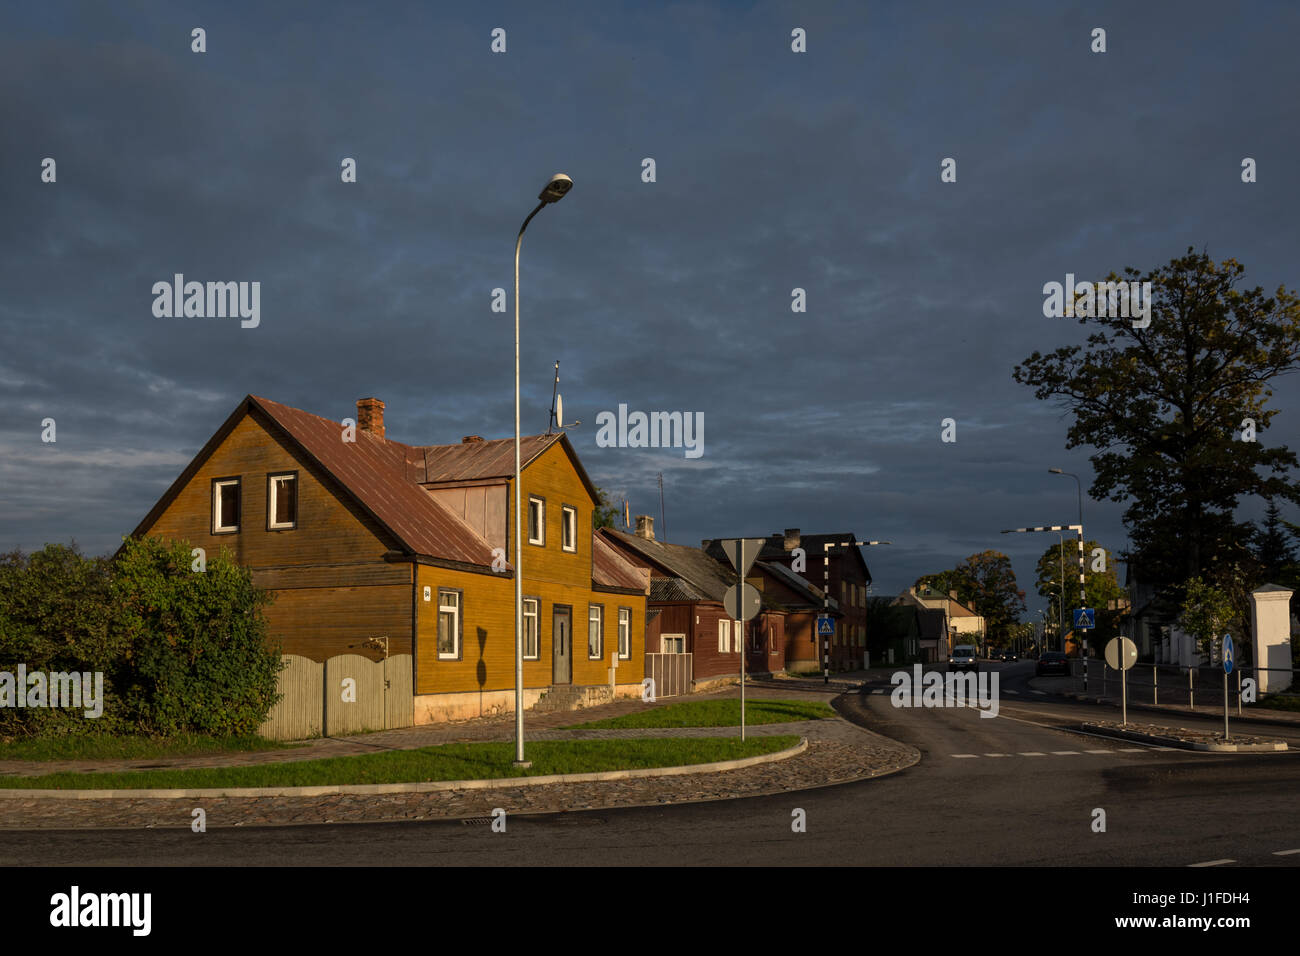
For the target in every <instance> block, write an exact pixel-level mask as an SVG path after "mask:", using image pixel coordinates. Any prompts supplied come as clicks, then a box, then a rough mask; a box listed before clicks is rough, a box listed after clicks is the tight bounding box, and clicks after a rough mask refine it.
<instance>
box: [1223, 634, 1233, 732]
mask: <svg viewBox="0 0 1300 956" xmlns="http://www.w3.org/2000/svg"><path fill="white" fill-rule="evenodd" d="M1234 653H1235V652H1234V650H1233V647H1232V635H1231V634H1224V635H1223V739H1224V740H1227V739H1228V675H1229V674H1231V673H1232V658H1233V655H1234Z"/></svg>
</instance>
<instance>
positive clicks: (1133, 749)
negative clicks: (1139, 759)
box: [1117, 747, 1146, 754]
mask: <svg viewBox="0 0 1300 956" xmlns="http://www.w3.org/2000/svg"><path fill="white" fill-rule="evenodd" d="M1117 752H1118V753H1122V754H1140V753H1146V748H1145V747H1121V748H1120V749H1119V750H1118V751H1117Z"/></svg>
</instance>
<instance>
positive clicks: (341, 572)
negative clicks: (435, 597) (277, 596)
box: [253, 562, 411, 591]
mask: <svg viewBox="0 0 1300 956" xmlns="http://www.w3.org/2000/svg"><path fill="white" fill-rule="evenodd" d="M253 583H254V584H256V585H257V586H258V587H260V588H270V589H271V590H272V591H280V590H287V589H292V588H314V587H315V588H334V587H348V586H354V587H368V586H372V585H384V584H410V583H411V566H410V564H407V563H405V562H401V563H391V564H390V563H388V562H379V563H375V564H360V565H358V564H343V565H338V566H336V567H313V566H311V565H300V566H298V567H291V568H254V569H253Z"/></svg>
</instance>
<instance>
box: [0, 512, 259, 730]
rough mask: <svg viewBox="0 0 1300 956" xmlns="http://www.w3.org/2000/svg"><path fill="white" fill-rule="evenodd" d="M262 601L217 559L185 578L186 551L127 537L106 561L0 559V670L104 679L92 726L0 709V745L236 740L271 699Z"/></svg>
mask: <svg viewBox="0 0 1300 956" xmlns="http://www.w3.org/2000/svg"><path fill="white" fill-rule="evenodd" d="M271 599H272V595H271V594H270V593H269V592H266V591H263V590H261V589H260V588H257V587H256V586H254V585H253V583H252V576H251V573H250V572H249V571H248V569H247V568H243V567H241V566H240V565H238V564H236V563H235V562H234V561H233V560H232V559H230V558H229V557H228V556H227V555H225V554H222V555H220V556H218V557H216V558H211V559H209V560H208V562H207V570H206V571H204V572H203V573H197V572H194V571H192V570H191V566H190V548H189V545H188V544H184V543H179V542H177V543H171V544H167V543H164V542H162V541H160V540H159V539H156V538H146V539H128V540H127V541H126V542H125V544H124V545H123V547H122V550H121V551H120V552H119V554H118V555H117V556H116V557H115V558H114V559H112V560H110V559H107V558H86V557H84V556H83V555H81V553H80V552H79V551H78V550H77V548H76V546H75V544H74V545H73V546H72V547H65V546H63V545H57V544H52V545H47V546H46V547H45V548H44V549H42V550H41V551H38V552H36V553H34V554H32V555H29V556H25V555H23V554H21V553H20V552H16V551H15V552H12V553H10V554H7V555H4V556H3V557H0V670H4V671H8V672H13V670H14V669H15V667H16V665H17V664H20V663H22V664H26V666H27V670H28V672H29V673H35V672H44V673H50V672H67V673H71V672H78V673H83V674H84V673H86V672H90V673H92V674H93V673H96V672H98V673H101V674H102V675H103V691H104V699H103V701H101V703H102V707H103V713H102V716H100V717H98V718H94V719H87V718H85V716H84V714H83V712H82V711H79V710H72V709H62V708H0V736H28V735H33V734H44V735H48V734H64V733H68V734H73V733H94V732H109V733H116V732H135V733H150V734H154V733H161V734H171V733H178V732H190V733H200V734H212V735H214V736H246V735H250V734H253V733H255V732H256V731H257V728H258V726H259V725H260V724H261V722H262V721H263V720H264V719H265V717H266V714H267V712H268V711H269V710H270V708H271V706H272V704H274V702H275V699H276V677H277V674H278V672H279V670H280V667H281V663H280V653H279V649H278V648H276V647H274V646H272V645H271V643H270V642H269V641H268V640H267V625H266V619H265V616H264V614H263V609H264V608H265V607H266V605H267V604H268V603H269V602H270V600H271Z"/></svg>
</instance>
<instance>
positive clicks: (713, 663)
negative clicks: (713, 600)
mask: <svg viewBox="0 0 1300 956" xmlns="http://www.w3.org/2000/svg"><path fill="white" fill-rule="evenodd" d="M695 614H696V616H698V617H699V619H700V622H699V623H698V624H695V625H693V629H694V631H695V646H694V647H693V648H692V653H693V654H694V660H693V661H692V666H693V669H694V672H695V679H696V680H700V679H702V678H709V677H724V676H727V675H729V674H734V675H736V679H737V680H739V679H740V653H739V651H737V650H735V647H736V641H735V628H734V626H733V627H732V631H731V640H730V641H729V642H728V645H727V646H728V647H729V648H731V650H729V651H728V652H727V653H725V654H720V653H718V622H719V621H723V620H725V621H726V622H727V623H728V624H729V625H734V622H733V621H732V620H731V618H730V617H728V616H727V612H726V611H725V610H724V609H723V607H722V605H721V604H696V605H695Z"/></svg>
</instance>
